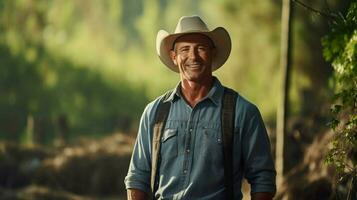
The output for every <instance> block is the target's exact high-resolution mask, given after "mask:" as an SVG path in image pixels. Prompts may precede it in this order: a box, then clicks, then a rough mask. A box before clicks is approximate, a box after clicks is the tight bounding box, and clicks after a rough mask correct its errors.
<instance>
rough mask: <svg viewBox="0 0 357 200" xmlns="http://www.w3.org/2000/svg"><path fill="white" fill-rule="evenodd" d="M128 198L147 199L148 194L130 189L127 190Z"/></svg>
mask: <svg viewBox="0 0 357 200" xmlns="http://www.w3.org/2000/svg"><path fill="white" fill-rule="evenodd" d="M127 197H128V200H147V199H148V198H147V197H148V196H147V194H146V193H145V192H143V191H141V190H137V189H128V190H127Z"/></svg>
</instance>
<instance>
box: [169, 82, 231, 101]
mask: <svg viewBox="0 0 357 200" xmlns="http://www.w3.org/2000/svg"><path fill="white" fill-rule="evenodd" d="M223 92H224V87H223V86H222V84H221V82H220V81H219V80H218V79H217V78H216V77H213V85H212V88H211V90H210V91H209V92H208V94H207V95H206V97H204V98H203V100H205V99H209V100H211V101H212V102H213V103H214V104H215V105H220V103H221V99H222V95H223ZM178 98H182V94H181V82H179V83H178V84H177V85H176V87H175V88H174V90H173V92H172V93H171V95H170V96H169V98H167V100H166V101H172V102H173V101H175V100H177V99H178Z"/></svg>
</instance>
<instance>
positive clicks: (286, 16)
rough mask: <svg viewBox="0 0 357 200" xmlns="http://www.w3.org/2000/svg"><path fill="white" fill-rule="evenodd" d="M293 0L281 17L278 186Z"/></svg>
mask: <svg viewBox="0 0 357 200" xmlns="http://www.w3.org/2000/svg"><path fill="white" fill-rule="evenodd" d="M291 11H292V4H291V0H283V6H282V15H281V54H280V68H281V89H280V96H279V104H278V110H277V133H276V164H275V165H276V170H277V180H276V181H277V186H278V187H279V186H280V185H281V183H282V182H283V173H284V135H285V129H286V118H287V111H288V102H289V98H288V95H289V82H290V81H289V79H290V70H291V69H290V68H291V67H290V64H291V49H292V45H291Z"/></svg>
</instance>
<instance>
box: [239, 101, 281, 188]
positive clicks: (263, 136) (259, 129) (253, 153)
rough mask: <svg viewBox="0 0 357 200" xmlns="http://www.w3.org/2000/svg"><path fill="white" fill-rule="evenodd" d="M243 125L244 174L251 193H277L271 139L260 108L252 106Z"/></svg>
mask: <svg viewBox="0 0 357 200" xmlns="http://www.w3.org/2000/svg"><path fill="white" fill-rule="evenodd" d="M249 110H250V113H249V114H248V117H247V118H246V121H245V123H244V127H243V130H242V131H243V142H242V144H243V162H244V169H245V170H244V176H245V178H246V179H247V180H248V182H249V183H250V186H251V193H257V192H269V193H272V194H275V192H276V184H275V177H276V171H275V167H274V162H273V158H272V155H271V150H270V141H269V137H268V134H267V132H266V129H265V126H264V122H263V119H262V117H261V115H260V112H259V110H258V108H257V107H256V106H254V105H252V106H251V107H250V109H249Z"/></svg>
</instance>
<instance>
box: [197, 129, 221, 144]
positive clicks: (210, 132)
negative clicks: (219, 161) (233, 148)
mask: <svg viewBox="0 0 357 200" xmlns="http://www.w3.org/2000/svg"><path fill="white" fill-rule="evenodd" d="M202 130H203V140H204V142H206V143H207V144H216V145H221V144H222V134H221V131H220V130H219V129H218V128H211V127H206V126H204V127H202Z"/></svg>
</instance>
